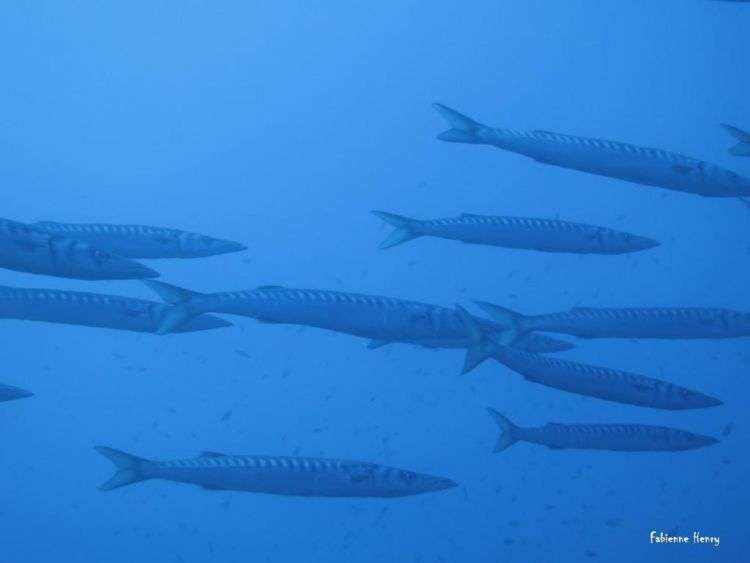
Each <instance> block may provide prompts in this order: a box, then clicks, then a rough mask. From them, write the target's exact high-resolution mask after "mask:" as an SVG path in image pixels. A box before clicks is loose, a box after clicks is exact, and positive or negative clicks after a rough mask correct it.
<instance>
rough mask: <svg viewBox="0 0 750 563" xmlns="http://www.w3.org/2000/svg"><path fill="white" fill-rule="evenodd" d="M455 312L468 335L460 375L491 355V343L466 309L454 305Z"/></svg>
mask: <svg viewBox="0 0 750 563" xmlns="http://www.w3.org/2000/svg"><path fill="white" fill-rule="evenodd" d="M456 312H457V313H458V316H459V317H461V321H462V322H463V324H464V327H465V328H466V333H467V336H468V337H469V345H468V346H467V348H466V357H465V358H464V367H463V369H462V370H461V375H463V374H465V373H469V372H470V371H471V370H473V369H474V368H475V367H477V366H478V365H480V364H481V363H482V362H484V361H485V360H486V359H487V358H490V357H492V345H491V343H490V342H488V341H487V340H486V339H485V336H484V333H482V329H481V327H480V326H479V323H477V320H476V319H475V318H474V317H472V316H471V315H470V314H469V312H468V311H467V310H466V309H464V308H463V307H461V305H456Z"/></svg>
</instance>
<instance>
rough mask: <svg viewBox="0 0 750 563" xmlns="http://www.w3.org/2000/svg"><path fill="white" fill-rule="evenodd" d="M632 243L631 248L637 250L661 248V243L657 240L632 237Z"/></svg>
mask: <svg viewBox="0 0 750 563" xmlns="http://www.w3.org/2000/svg"><path fill="white" fill-rule="evenodd" d="M632 242H633V247H634V248H637V249H638V250H648V249H650V248H656V247H657V246H661V243H660V242H659V241H658V240H654V239H650V238H648V237H633V238H632Z"/></svg>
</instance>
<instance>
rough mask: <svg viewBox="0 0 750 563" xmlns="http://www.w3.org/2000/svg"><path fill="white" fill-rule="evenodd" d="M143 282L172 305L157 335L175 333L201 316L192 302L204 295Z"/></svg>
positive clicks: (157, 330) (148, 281) (163, 317)
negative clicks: (194, 309)
mask: <svg viewBox="0 0 750 563" xmlns="http://www.w3.org/2000/svg"><path fill="white" fill-rule="evenodd" d="M141 281H142V282H143V283H144V284H145V285H146V286H147V287H148V288H149V289H151V290H153V291H154V292H156V294H157V295H158V296H159V297H161V299H162V300H164V301H166V302H167V303H169V304H171V305H172V307H168V308H167V309H166V310H165V311H164V314H163V315H162V318H161V319H160V320H159V327H158V328H157V329H156V334H169V333H170V332H174V331H175V330H177V329H178V328H179V327H181V326H183V325H184V324H185V323H186V322H188V321H189V320H190V319H192V318H193V317H195V316H197V315H198V314H199V312H197V311H193V310H192V308H191V307H190V302H191V301H192V300H193V299H194V298H196V297H199V296H201V295H203V294H202V293H198V292H197V291H190V290H189V289H184V288H182V287H178V286H176V285H171V284H168V283H164V282H158V281H154V280H141Z"/></svg>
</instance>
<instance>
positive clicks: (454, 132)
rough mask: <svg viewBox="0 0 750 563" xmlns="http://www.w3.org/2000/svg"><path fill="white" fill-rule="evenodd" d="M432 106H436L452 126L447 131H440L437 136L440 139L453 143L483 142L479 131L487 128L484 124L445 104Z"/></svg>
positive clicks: (433, 105)
mask: <svg viewBox="0 0 750 563" xmlns="http://www.w3.org/2000/svg"><path fill="white" fill-rule="evenodd" d="M432 107H433V108H435V110H437V112H438V113H439V114H440V116H441V117H442V118H443V119H445V120H446V121H447V122H448V124H449V125H450V126H451V128H450V129H448V130H447V131H443V132H442V133H440V134H439V135H438V137H437V138H438V139H440V140H441V141H449V142H452V143H481V142H483V141H482V140H481V139H480V138H479V136H478V135H477V133H478V132H479V131H480V130H481V129H484V128H485V126H484V125H482V124H481V123H479V122H477V121H474V120H473V119H471V118H470V117H468V116H466V115H464V114H462V113H459V112H457V111H456V110H454V109H451V108H449V107H447V106H444V105H443V104H438V103H434V104H432Z"/></svg>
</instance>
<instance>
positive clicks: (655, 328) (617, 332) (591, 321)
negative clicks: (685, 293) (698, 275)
mask: <svg viewBox="0 0 750 563" xmlns="http://www.w3.org/2000/svg"><path fill="white" fill-rule="evenodd" d="M477 305H479V306H480V307H481V308H482V309H483V310H484V311H485V312H486V313H487V314H488V315H489V316H490V317H492V319H493V320H495V321H496V322H497V323H498V324H500V325H501V326H503V327H504V328H506V329H507V330H509V331H510V333H511V334H512V335H514V336H516V337H517V336H520V335H524V334H528V333H529V332H531V331H542V332H557V333H563V334H570V335H573V336H578V337H580V338H685V339H693V338H738V337H743V336H750V313H744V312H742V311H734V310H731V309H716V308H708V307H641V308H624V309H615V308H596V307H573V308H572V309H570V310H569V311H564V312H561V313H551V314H547V315H528V316H527V315H522V314H520V313H517V312H515V311H511V310H510V309H507V308H505V307H500V306H498V305H494V304H492V303H487V302H485V301H477ZM511 339H512V337H511Z"/></svg>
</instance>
